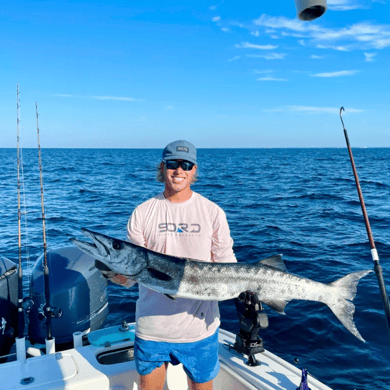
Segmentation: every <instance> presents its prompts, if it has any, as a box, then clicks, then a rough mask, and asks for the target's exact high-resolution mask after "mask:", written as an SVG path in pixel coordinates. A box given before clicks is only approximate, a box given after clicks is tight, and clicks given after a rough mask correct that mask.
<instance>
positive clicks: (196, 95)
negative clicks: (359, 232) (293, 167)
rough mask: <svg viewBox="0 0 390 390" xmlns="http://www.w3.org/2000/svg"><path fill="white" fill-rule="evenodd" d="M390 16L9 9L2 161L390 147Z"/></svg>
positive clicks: (257, 7)
mask: <svg viewBox="0 0 390 390" xmlns="http://www.w3.org/2000/svg"><path fill="white" fill-rule="evenodd" d="M389 50H390V4H389V1H384V0H383V1H382V0H376V1H373V0H328V11H327V12H326V13H325V15H323V16H322V17H321V18H319V19H317V20H315V21H312V22H301V21H299V20H298V19H297V17H296V10H295V5H294V1H293V0H279V1H271V0H269V1H264V0H263V1H261V0H257V1H251V0H242V1H233V0H219V1H205V2H204V1H202V2H199V1H192V0H187V1H171V0H167V1H164V2H157V1H152V0H143V1H142V2H141V1H139V2H138V1H137V2H135V1H116V0H112V1H85V2H83V1H25V0H16V1H8V2H2V6H1V8H0V72H1V73H0V75H1V84H0V85H1V88H0V147H16V86H17V83H19V89H20V119H21V141H22V142H21V143H22V146H23V147H25V148H28V147H36V146H37V145H36V143H37V141H36V139H37V137H36V118H35V102H38V109H39V115H40V116H39V128H40V136H41V146H42V147H43V148H45V147H69V148H72V147H74V148H81V147H86V148H90V147H93V148H99V147H108V148H111V147H112V148H121V147H123V148H163V147H164V146H165V145H166V144H167V143H169V142H171V141H173V140H176V139H187V140H189V141H191V142H193V143H194V144H195V145H196V146H197V147H200V148H215V147H218V148H220V147H344V146H345V141H344V138H343V132H342V125H341V122H340V119H339V109H340V107H341V106H344V107H345V110H346V111H345V113H344V115H343V119H344V122H345V125H346V128H347V130H348V133H349V137H350V141H351V144H352V146H356V147H390V115H389V113H390V110H389V108H390V99H389V85H390V57H389Z"/></svg>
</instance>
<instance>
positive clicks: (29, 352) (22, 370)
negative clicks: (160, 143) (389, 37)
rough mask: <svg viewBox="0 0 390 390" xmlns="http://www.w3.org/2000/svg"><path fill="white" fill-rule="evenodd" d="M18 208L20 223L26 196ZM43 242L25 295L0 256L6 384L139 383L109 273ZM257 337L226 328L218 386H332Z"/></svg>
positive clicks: (248, 389)
mask: <svg viewBox="0 0 390 390" xmlns="http://www.w3.org/2000/svg"><path fill="white" fill-rule="evenodd" d="M296 6H297V13H298V17H299V18H300V19H303V20H311V19H314V18H316V17H319V16H321V15H322V14H323V13H324V12H325V10H326V1H325V0H305V1H300V0H296ZM18 107H19V106H18ZM37 121H38V112H37ZM18 123H19V119H18ZM18 140H19V132H18ZM38 145H39V129H38ZM18 149H19V146H18ZM39 149H40V147H39ZM18 165H19V154H18ZM18 169H19V168H18ZM18 175H19V172H18ZM41 186H42V182H41ZM18 187H19V176H18ZM41 193H43V190H42V188H41ZM18 195H19V194H18ZM42 208H43V198H42ZM42 211H43V210H42ZM18 214H19V223H20V204H19V212H18ZM43 215H44V212H43ZM43 221H44V217H43ZM19 229H20V226H19ZM44 247H45V251H44V253H43V254H42V256H40V257H39V258H38V259H37V261H36V263H35V266H34V269H33V271H32V275H31V281H30V284H29V292H30V293H29V297H25V298H24V299H21V298H20V291H21V287H20V286H21V280H20V279H21V278H20V275H21V267H20V266H19V268H18V266H17V265H16V264H15V263H14V262H13V261H11V260H9V259H7V258H5V257H1V256H0V302H1V305H0V318H1V323H0V324H1V327H0V387H1V389H4V390H14V389H18V390H20V389H26V390H48V389H50V390H65V389H72V390H89V389H91V390H130V389H138V374H137V371H136V368H135V362H134V337H135V324H134V323H127V322H126V321H125V320H123V321H122V323H121V324H117V325H115V326H111V327H108V328H104V327H103V326H104V321H105V319H106V317H107V314H108V300H107V280H106V279H105V278H104V277H103V275H102V273H101V272H100V270H98V269H97V268H96V265H95V260H94V259H93V258H92V257H90V256H88V255H86V254H84V253H82V252H81V251H80V250H79V249H78V248H77V247H75V246H68V247H63V248H57V249H55V250H49V251H47V252H46V243H45V246H44ZM19 257H20V242H19ZM19 260H20V258H19ZM19 264H21V263H20V262H19ZM45 268H49V269H50V275H48V274H46V271H45ZM18 276H19V277H18ZM46 286H48V290H49V296H50V300H49V301H48V300H47V292H48V291H47V290H46V289H45V287H46ZM47 302H50V305H48V304H47ZM48 306H49V307H48ZM22 312H25V314H26V315H25V316H24V318H25V320H26V322H27V324H26V325H27V326H26V327H27V329H28V335H27V338H25V337H24V334H20V333H23V332H21V331H20V329H24V325H25V324H24V323H23V324H22V325H21V324H20V319H21V318H22V317H23V316H21V313H22ZM49 318H50V319H49ZM263 319H264V318H263ZM48 324H49V325H48ZM258 326H260V325H258ZM18 333H19V334H18ZM48 335H49V336H50V337H48ZM256 337H257V336H256ZM252 341H253V340H249V339H245V338H244V336H243V334H242V333H241V330H240V333H238V334H237V335H236V334H233V333H231V332H228V331H226V330H224V329H220V331H219V360H220V371H219V373H218V376H217V377H216V378H215V380H214V389H215V390H219V389H221V390H222V389H224V390H225V389H235V390H240V389H241V390H263V389H264V390H276V389H278V390H299V389H308V387H307V383H308V384H309V386H310V389H311V390H331V389H330V387H328V386H326V385H325V384H323V383H321V382H320V381H319V380H317V379H316V378H314V377H313V376H312V375H310V373H307V371H306V369H299V368H298V367H297V366H294V365H292V364H290V363H288V362H287V361H285V360H283V359H281V358H280V357H278V356H276V355H274V354H273V353H271V352H270V351H267V350H266V349H264V347H263V344H262V340H261V339H260V338H257V339H256V342H252ZM168 389H169V390H176V389H178V390H179V389H180V390H184V389H188V384H187V376H186V374H185V372H184V370H183V367H182V365H181V364H179V365H177V366H173V365H171V364H169V366H168V370H167V377H166V381H165V384H164V390H168Z"/></svg>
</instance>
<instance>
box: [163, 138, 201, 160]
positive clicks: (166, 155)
mask: <svg viewBox="0 0 390 390" xmlns="http://www.w3.org/2000/svg"><path fill="white" fill-rule="evenodd" d="M162 160H163V161H164V162H165V161H167V160H186V161H189V162H192V163H194V164H196V148H195V146H194V145H192V144H191V143H189V142H187V141H174V142H171V143H170V144H168V145H167V146H166V147H165V149H164V151H163V155H162Z"/></svg>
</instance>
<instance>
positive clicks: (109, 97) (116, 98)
mask: <svg viewBox="0 0 390 390" xmlns="http://www.w3.org/2000/svg"><path fill="white" fill-rule="evenodd" d="M85 97H86V98H90V99H97V100H117V101H123V102H142V101H143V100H142V99H134V98H131V97H127V96H85Z"/></svg>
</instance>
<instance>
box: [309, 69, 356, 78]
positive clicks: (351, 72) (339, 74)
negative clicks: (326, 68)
mask: <svg viewBox="0 0 390 390" xmlns="http://www.w3.org/2000/svg"><path fill="white" fill-rule="evenodd" d="M356 73H358V71H357V70H340V71H338V72H325V73H315V74H311V75H310V76H311V77H343V76H353V75H354V74H356Z"/></svg>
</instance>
